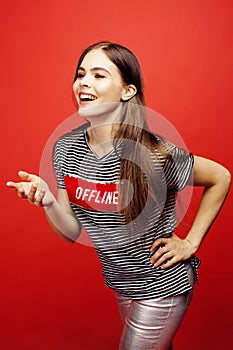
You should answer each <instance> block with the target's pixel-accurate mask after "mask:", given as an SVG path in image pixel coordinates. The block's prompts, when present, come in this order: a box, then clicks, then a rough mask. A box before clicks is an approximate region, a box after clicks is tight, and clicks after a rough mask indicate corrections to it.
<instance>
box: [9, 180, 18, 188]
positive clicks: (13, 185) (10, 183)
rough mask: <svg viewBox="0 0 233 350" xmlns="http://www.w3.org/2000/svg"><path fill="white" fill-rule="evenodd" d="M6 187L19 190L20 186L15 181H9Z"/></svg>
mask: <svg viewBox="0 0 233 350" xmlns="http://www.w3.org/2000/svg"><path fill="white" fill-rule="evenodd" d="M6 186H7V187H10V188H13V189H14V190H17V189H18V187H19V184H18V183H16V182H13V181H7V183H6Z"/></svg>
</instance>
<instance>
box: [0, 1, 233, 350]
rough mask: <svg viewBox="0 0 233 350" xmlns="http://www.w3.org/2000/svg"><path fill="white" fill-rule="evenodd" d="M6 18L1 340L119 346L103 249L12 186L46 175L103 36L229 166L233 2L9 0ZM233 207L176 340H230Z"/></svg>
mask: <svg viewBox="0 0 233 350" xmlns="http://www.w3.org/2000/svg"><path fill="white" fill-rule="evenodd" d="M0 16H1V22H0V23H1V34H0V35H1V39H2V40H1V100H2V101H1V125H2V135H1V140H2V146H1V149H2V153H1V166H2V171H1V198H2V206H1V215H2V218H1V248H0V249H1V253H0V276H1V289H0V293H1V297H0V310H1V311H0V323H1V324H0V333H1V334H0V348H1V349H4V350H11V349H14V350H19V349H33V350H42V349H43V350H47V349H49V350H51V349H56V350H62V349H66V350H74V349H75V350H77V349H79V350H89V349H101V350H104V349H106V350H107V349H108V350H109V349H117V344H118V338H119V336H120V331H121V329H120V321H119V318H118V314H117V309H116V306H115V303H114V296H113V293H112V291H110V290H109V289H107V287H105V286H104V284H103V278H102V276H101V269H100V263H99V261H98V260H97V257H96V254H95V252H94V250H93V249H92V248H90V247H86V246H83V245H80V244H74V245H69V244H67V243H65V242H63V241H61V240H59V239H58V238H57V237H56V235H55V234H53V233H52V232H51V230H50V228H49V227H48V225H47V223H46V219H45V217H44V215H43V209H38V208H35V207H33V206H30V205H29V204H28V203H27V202H24V201H22V200H19V199H18V198H17V197H16V195H15V193H13V191H10V190H9V189H7V188H6V187H5V185H4V184H5V182H6V181H7V180H9V179H16V178H17V175H16V173H17V170H19V169H27V170H28V171H30V172H35V173H38V169H39V163H40V159H41V154H42V152H43V148H44V146H45V144H46V142H47V140H48V138H49V137H50V135H51V133H52V132H53V131H54V129H55V128H56V127H57V125H59V124H60V123H61V122H62V121H63V120H64V119H65V118H67V117H68V116H69V115H71V114H73V113H74V112H75V107H74V104H73V102H72V96H71V87H72V79H73V74H74V71H75V66H76V63H77V59H78V56H79V54H80V53H81V51H82V50H83V48H85V47H86V46H87V45H89V44H90V43H93V42H95V41H99V40H103V39H107V40H111V41H116V42H120V43H122V44H123V45H126V46H127V47H129V48H131V49H132V50H133V51H134V52H135V53H136V55H137V56H138V58H139V60H140V62H141V65H142V68H143V72H144V77H145V83H146V100H147V105H148V106H149V107H150V108H153V109H155V110H157V111H158V112H160V113H161V114H162V115H164V116H165V117H166V118H168V119H169V120H170V122H171V123H172V124H173V125H174V126H175V127H176V128H177V129H178V130H179V132H180V133H181V135H182V136H183V139H184V140H185V142H186V144H187V146H188V148H189V150H190V151H192V152H193V153H196V154H200V155H203V156H206V157H209V158H212V159H214V160H218V161H219V162H220V163H222V164H224V165H225V166H227V167H228V168H229V169H230V170H232V136H233V135H232V122H231V119H232V115H233V114H232V112H233V105H232V96H233V95H232V84H233V68H232V62H233V45H232V37H233V25H232V23H233V3H232V1H231V0H221V1H220V0H205V1H200V0H195V1H194V0H189V1H186V0H174V1H173V0H171V1H164V0H163V1H162V0H160V1H158V0H154V1H151V2H150V1H144V2H140V3H139V2H137V1H136V0H135V1H132V0H129V1H122V0H118V1H117V2H109V0H108V1H107V0H105V1H100V2H98V1H93V0H89V1H77V0H66V1H64V0H60V1H57V0H56V1H55V0H49V1H47V0H46V1H45V0H40V1H39V0H38V1H29V0H28V1H27V0H21V1H19V0H18V1H17V0H13V1H9V2H4V4H3V2H2V3H1V15H0ZM198 197H199V191H197V193H195V195H194V202H195V198H198ZM232 205H233V203H232V198H231V195H230V196H229V197H228V200H227V202H226V203H225V205H224V208H223V210H222V212H221V214H220V215H219V217H218V219H217V221H216V222H215V224H214V226H213V228H212V229H211V232H210V233H209V235H208V238H207V239H206V240H205V242H204V243H203V245H202V247H201V249H200V250H199V254H198V255H199V257H200V258H201V259H202V266H201V269H200V286H198V287H197V289H196V294H195V297H194V300H193V303H192V305H191V307H190V310H189V311H188V314H187V316H186V319H185V321H184V323H183V324H182V326H181V328H180V330H179V332H178V334H177V336H176V340H175V345H176V348H177V349H179V350H185V349H189V350H194V349H199V350H203V349H212V350H214V349H227V348H229V347H230V346H231V345H232V342H233V338H232V292H233V290H232V228H231V223H230V220H231V215H232V214H231V212H232V211H230V209H231V208H232ZM195 206H196V204H195V203H194V204H193V205H192V206H191V209H190V213H191V215H192V213H193V212H194V210H195Z"/></svg>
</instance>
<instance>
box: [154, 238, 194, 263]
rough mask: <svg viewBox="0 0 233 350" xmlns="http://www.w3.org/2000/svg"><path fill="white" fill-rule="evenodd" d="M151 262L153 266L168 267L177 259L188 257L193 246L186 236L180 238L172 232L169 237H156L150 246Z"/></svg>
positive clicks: (181, 259)
mask: <svg viewBox="0 0 233 350" xmlns="http://www.w3.org/2000/svg"><path fill="white" fill-rule="evenodd" d="M150 251H151V254H153V252H155V253H154V254H153V256H152V257H151V264H153V265H154V266H155V267H158V266H160V267H162V268H168V267H171V266H172V265H174V264H176V263H177V262H179V261H183V260H187V259H189V258H190V257H191V256H192V255H193V254H194V253H195V252H196V250H195V248H194V247H193V246H192V244H191V242H189V240H188V239H187V238H185V239H181V238H179V237H178V236H177V235H175V234H174V233H173V234H172V236H171V237H170V238H158V239H157V240H156V241H155V242H154V243H153V244H152V246H151V249H150Z"/></svg>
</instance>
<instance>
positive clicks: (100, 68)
mask: <svg viewBox="0 0 233 350" xmlns="http://www.w3.org/2000/svg"><path fill="white" fill-rule="evenodd" d="M79 70H82V71H84V72H85V69H84V68H83V67H79ZM97 70H103V71H105V72H106V73H107V74H109V75H112V74H111V73H110V72H109V71H108V70H107V69H106V68H103V67H93V68H91V72H94V71H97Z"/></svg>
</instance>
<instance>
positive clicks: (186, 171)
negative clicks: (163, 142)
mask: <svg viewBox="0 0 233 350" xmlns="http://www.w3.org/2000/svg"><path fill="white" fill-rule="evenodd" d="M167 148H168V155H167V157H166V161H165V164H164V169H163V170H164V174H165V178H166V183H167V189H168V190H173V191H176V192H177V191H181V190H183V189H184V187H185V186H186V185H187V182H188V181H189V180H190V179H191V177H192V168H193V163H194V157H193V155H192V154H191V153H188V152H187V151H186V150H184V149H181V148H178V147H177V146H175V145H171V144H169V145H168V146H167Z"/></svg>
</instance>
